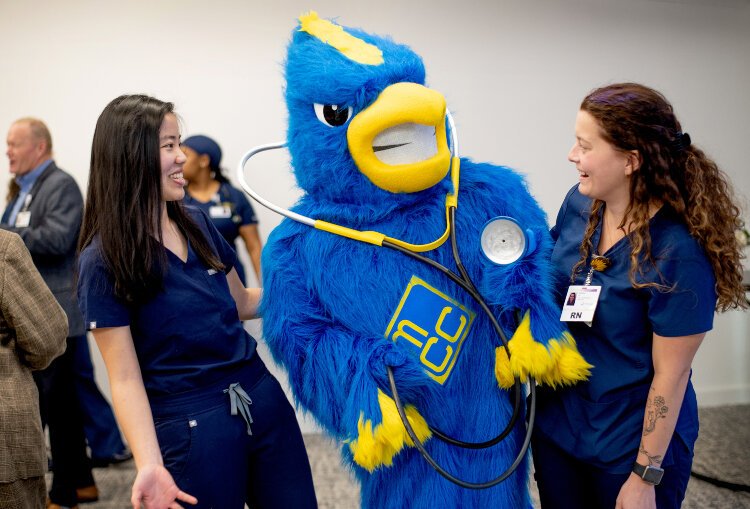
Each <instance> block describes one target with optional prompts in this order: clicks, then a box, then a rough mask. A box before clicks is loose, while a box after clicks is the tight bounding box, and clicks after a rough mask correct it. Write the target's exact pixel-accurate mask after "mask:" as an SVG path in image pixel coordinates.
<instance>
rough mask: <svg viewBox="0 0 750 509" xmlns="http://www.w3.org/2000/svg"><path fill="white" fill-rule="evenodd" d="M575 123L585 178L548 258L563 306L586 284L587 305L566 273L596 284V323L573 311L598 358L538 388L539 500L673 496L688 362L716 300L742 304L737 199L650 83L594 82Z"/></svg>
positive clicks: (685, 449)
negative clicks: (568, 378)
mask: <svg viewBox="0 0 750 509" xmlns="http://www.w3.org/2000/svg"><path fill="white" fill-rule="evenodd" d="M575 135H576V142H575V144H574V146H573V148H572V149H571V151H570V153H569V155H568V159H569V160H570V161H571V162H573V163H575V166H576V170H577V171H578V174H579V184H578V185H576V186H575V187H574V188H573V189H572V190H571V191H570V192H569V193H568V195H567V197H566V198H565V201H564V203H563V205H562V207H561V209H560V212H559V214H558V216H557V221H556V224H555V226H554V228H553V229H552V235H553V238H554V239H555V242H556V244H555V248H554V251H553V254H552V258H553V263H554V264H555V266H556V268H557V269H558V270H559V272H560V273H561V276H562V279H561V282H560V294H561V295H560V304H561V306H562V304H563V302H565V301H564V298H565V295H566V294H569V293H570V292H572V291H577V290H578V291H577V294H578V295H577V297H578V298H577V301H578V304H577V305H582V304H581V301H582V297H583V295H584V293H582V292H581V291H580V290H579V288H569V287H570V286H571V285H588V286H592V287H599V289H600V290H599V297H598V302H597V306H596V308H595V313H594V318H593V320H592V321H591V322H590V325H589V324H587V323H584V322H582V321H571V322H570V323H569V326H570V330H571V332H572V334H573V336H574V337H575V338H576V341H577V343H578V348H579V349H580V351H581V353H582V354H583V356H584V357H585V358H586V360H587V361H588V362H590V363H591V364H593V365H594V368H593V369H592V374H591V378H590V380H588V381H587V382H585V383H580V384H578V385H577V386H574V387H570V388H564V389H557V390H552V389H545V388H540V390H539V392H538V395H539V400H538V406H537V421H536V422H537V424H536V428H535V432H534V436H533V442H532V448H533V455H534V466H535V470H536V474H535V475H536V479H537V483H538V487H539V491H540V495H541V502H542V507H543V508H544V509H550V508H583V507H585V508H614V507H617V508H618V509H619V508H622V509H629V508H638V509H643V508H654V507H658V508H660V509H662V508H677V507H680V505H681V503H682V499H683V497H684V495H685V489H686V487H687V482H688V479H689V477H690V467H691V464H692V457H693V445H694V443H695V440H696V438H697V435H698V412H697V407H696V400H695V392H694V390H693V387H692V385H691V383H690V365H691V362H692V360H693V357H694V355H695V353H696V351H697V350H698V347H699V346H700V344H701V341H702V340H703V338H704V336H705V333H706V332H707V331H708V330H710V329H711V327H712V324H713V315H714V310H715V309H717V310H720V311H725V310H727V309H729V308H737V307H745V301H744V292H743V290H742V284H741V283H742V269H741V264H740V252H739V246H738V244H737V241H736V240H735V237H734V231H735V229H736V228H737V227H738V226H739V224H740V221H739V217H738V216H739V210H738V208H737V207H736V206H735V205H734V203H733V199H732V196H731V191H730V189H729V184H728V182H727V179H726V177H725V176H724V174H723V173H722V172H721V171H720V170H719V169H718V168H717V166H716V164H715V163H714V162H713V161H711V160H710V159H708V158H707V157H706V155H705V154H704V153H703V152H702V151H701V150H700V149H698V148H697V147H696V146H695V145H693V144H692V143H691V141H690V137H689V136H688V135H687V134H686V133H683V132H682V128H681V127H680V123H679V122H678V121H677V119H676V118H675V115H674V113H673V111H672V107H671V105H670V104H669V103H668V102H667V100H666V99H665V98H664V97H663V96H662V95H661V94H659V93H658V92H656V91H654V90H651V89H649V88H647V87H644V86H641V85H638V84H631V83H626V84H616V85H611V86H607V87H604V88H600V89H597V90H594V91H593V92H591V94H589V95H588V96H587V97H586V98H585V99H584V101H583V103H582V104H581V108H580V111H579V112H578V116H577V118H576V128H575ZM602 257H603V258H602ZM566 316H570V315H566Z"/></svg>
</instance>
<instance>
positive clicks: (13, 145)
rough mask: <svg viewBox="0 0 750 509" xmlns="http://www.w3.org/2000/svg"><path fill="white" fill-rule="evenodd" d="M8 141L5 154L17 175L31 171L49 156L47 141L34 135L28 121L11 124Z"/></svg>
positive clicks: (11, 169)
mask: <svg viewBox="0 0 750 509" xmlns="http://www.w3.org/2000/svg"><path fill="white" fill-rule="evenodd" d="M7 142H8V149H7V150H6V152H5V154H6V155H7V156H8V162H9V163H10V172H11V173H13V174H14V175H16V176H17V177H20V176H21V175H25V174H26V173H28V172H30V171H31V170H33V169H34V168H36V167H37V166H39V164H41V163H42V162H43V161H44V160H46V159H47V158H48V157H49V151H48V150H47V144H46V142H45V141H44V140H43V139H40V138H37V137H35V136H34V133H33V132H32V130H31V126H30V125H29V124H28V122H16V123H15V124H13V125H12V126H10V130H8V139H7Z"/></svg>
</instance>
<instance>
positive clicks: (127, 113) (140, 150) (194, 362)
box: [78, 95, 316, 509]
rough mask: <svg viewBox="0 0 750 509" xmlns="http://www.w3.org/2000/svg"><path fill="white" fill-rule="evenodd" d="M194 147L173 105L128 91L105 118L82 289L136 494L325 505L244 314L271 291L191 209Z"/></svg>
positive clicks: (160, 500) (83, 244)
mask: <svg viewBox="0 0 750 509" xmlns="http://www.w3.org/2000/svg"><path fill="white" fill-rule="evenodd" d="M185 159H186V158H185V155H184V154H183V153H182V151H181V150H180V130H179V125H178V120H177V117H176V116H175V114H174V112H173V107H172V104H171V103H165V102H162V101H159V100H157V99H154V98H151V97H147V96H143V95H129V96H121V97H118V98H117V99H115V100H113V101H112V102H111V103H109V105H107V107H106V108H105V109H104V111H103V112H102V114H101V115H100V117H99V120H98V121H97V125H96V130H95V132H94V139H93V144H92V151H91V174H90V177H89V187H88V195H87V200H86V209H85V214H84V220H83V227H82V231H81V238H80V242H79V249H80V258H79V282H78V295H79V303H80V306H81V310H82V311H83V315H84V318H85V321H86V323H87V324H88V328H89V329H90V330H91V331H92V334H93V336H94V339H95V340H96V342H97V345H98V346H99V349H100V350H101V352H102V356H103V358H104V362H105V364H106V366H107V371H108V373H109V380H110V385H111V388H112V399H113V402H114V407H115V412H116V415H117V417H118V420H119V422H120V426H121V427H122V429H123V432H124V433H125V436H126V438H127V441H128V444H129V445H130V447H131V449H132V451H133V455H134V457H135V463H136V467H137V470H138V472H137V476H136V479H135V481H134V483H133V493H132V498H131V503H132V504H133V507H134V508H138V507H140V504H143V505H144V506H145V507H146V508H157V509H162V508H167V507H169V508H174V507H180V505H179V502H178V501H180V502H187V503H190V504H196V503H197V504H198V506H199V507H217V508H218V507H220V508H227V509H241V508H242V507H244V505H245V504H246V503H247V504H248V505H249V506H250V507H253V508H256V507H257V508H270V507H278V508H286V507H310V508H311V507H315V506H316V501H315V493H314V490H313V485H312V476H311V473H310V466H309V462H308V459H307V455H306V453H305V449H304V443H303V442H302V436H301V434H300V430H299V426H298V424H297V421H296V418H295V415H294V411H293V409H292V407H291V405H290V404H289V402H288V401H287V399H286V396H285V394H284V392H283V390H282V389H281V387H280V386H279V384H278V382H277V381H276V379H275V378H273V376H272V375H271V374H269V372H268V371H267V370H266V367H265V365H264V364H263V362H262V361H261V359H260V358H259V357H258V355H257V353H256V351H255V348H256V342H255V339H253V338H252V337H251V336H250V335H249V334H247V332H245V330H244V329H243V327H242V323H241V322H240V320H241V319H243V320H244V319H250V318H253V317H254V316H255V312H256V308H257V305H258V300H259V297H260V290H259V289H258V288H249V289H246V288H245V287H244V286H243V285H242V283H241V282H240V279H239V277H238V276H237V271H236V270H235V267H236V265H237V263H238V262H237V257H236V255H235V253H234V251H233V250H232V248H231V247H230V246H229V245H228V244H227V243H226V241H225V240H224V238H223V237H222V236H221V235H220V234H219V232H218V231H217V230H216V228H215V227H214V226H213V225H212V223H211V221H210V219H209V218H208V217H207V216H206V215H205V214H203V213H202V212H200V211H199V210H197V209H184V208H183V206H182V199H183V197H184V193H185V192H184V189H183V187H184V185H185V181H184V178H183V174H182V168H183V164H184V163H185ZM196 498H197V500H196Z"/></svg>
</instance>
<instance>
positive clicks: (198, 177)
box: [182, 134, 263, 284]
mask: <svg viewBox="0 0 750 509" xmlns="http://www.w3.org/2000/svg"><path fill="white" fill-rule="evenodd" d="M182 151H183V152H184V153H185V157H187V160H186V161H185V164H184V165H183V168H182V169H183V175H184V177H185V180H186V181H187V187H185V191H186V193H185V200H184V202H185V204H186V205H191V206H194V207H198V208H200V209H202V210H203V212H205V213H206V214H208V217H210V218H211V221H213V223H214V226H216V229H217V230H219V233H221V234H222V235H223V236H224V238H225V239H226V241H227V242H228V243H229V245H230V246H232V247H235V241H236V240H237V237H240V238H241V239H242V241H243V242H244V244H245V247H246V248H247V253H248V255H250V262H251V263H252V264H253V270H254V271H255V277H256V279H257V281H258V284H260V281H261V279H260V252H261V249H262V248H263V244H262V243H261V241H260V235H258V218H257V217H256V216H255V211H254V210H253V207H252V205H250V202H249V201H248V199H247V197H246V196H245V195H244V193H243V192H242V191H240V190H239V189H237V188H235V187H233V186H232V185H231V184H230V183H229V181H228V180H227V178H226V177H225V176H224V174H223V173H222V171H221V147H219V144H218V143H216V142H215V141H214V140H213V139H211V138H209V137H208V136H204V135H201V134H198V135H195V136H189V137H188V138H185V139H184V140H182ZM235 269H236V270H237V274H238V275H239V276H240V281H242V282H243V283H246V281H247V280H246V279H245V271H244V269H243V267H242V264H241V263H238V264H237V266H236V267H235Z"/></svg>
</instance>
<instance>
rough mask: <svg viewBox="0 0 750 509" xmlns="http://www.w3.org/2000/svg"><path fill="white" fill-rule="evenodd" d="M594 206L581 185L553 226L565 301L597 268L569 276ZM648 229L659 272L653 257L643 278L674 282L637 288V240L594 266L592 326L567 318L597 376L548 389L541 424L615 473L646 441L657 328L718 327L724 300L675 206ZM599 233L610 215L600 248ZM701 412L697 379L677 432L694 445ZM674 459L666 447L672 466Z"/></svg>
mask: <svg viewBox="0 0 750 509" xmlns="http://www.w3.org/2000/svg"><path fill="white" fill-rule="evenodd" d="M590 209H591V200H590V199H589V198H586V197H585V196H583V195H581V194H580V192H579V191H578V186H575V187H574V188H573V189H572V190H571V191H570V192H569V193H568V196H567V197H566V199H565V201H564V203H563V205H562V207H561V209H560V213H559V214H558V217H557V221H556V224H555V226H554V227H553V228H552V231H551V234H552V237H553V239H554V241H555V247H554V250H553V253H552V262H553V265H554V267H555V270H556V271H557V274H558V276H559V284H558V293H559V294H561V295H559V304H560V306H561V307H562V304H563V302H562V300H563V297H564V295H565V290H566V289H567V287H568V285H571V284H575V285H581V284H583V283H584V280H585V278H586V276H587V275H588V272H589V267H590V263H591V257H589V260H587V263H586V264H585V265H584V269H583V270H581V271H580V272H579V273H578V274H577V275H576V278H575V281H574V282H571V281H570V273H571V270H572V268H573V266H574V265H575V264H576V263H577V262H578V260H579V258H580V246H581V242H582V240H583V233H584V232H585V230H586V226H587V224H588V219H589V215H590V212H589V211H590ZM649 231H650V234H651V240H652V247H651V252H652V253H653V255H654V261H655V263H656V269H658V272H657V270H655V269H654V268H653V267H650V268H649V265H646V267H647V269H646V270H645V273H644V274H642V275H639V276H638V277H637V280H639V281H641V282H657V283H665V284H666V286H672V288H671V289H666V288H662V289H661V290H660V289H656V288H653V287H651V288H641V289H636V288H633V286H632V285H631V283H630V280H629V274H628V271H629V269H630V238H629V237H625V238H623V239H620V240H619V241H618V242H616V243H615V244H614V245H613V246H612V247H611V248H610V249H608V250H607V251H606V252H605V253H603V255H604V256H606V257H607V258H608V259H609V260H610V262H611V266H610V267H609V268H607V269H606V270H604V271H601V272H598V271H594V272H593V274H592V280H591V284H592V285H597V286H601V293H600V298H599V302H598V305H597V308H596V312H595V315H594V319H593V323H592V325H591V327H589V326H587V325H586V324H584V323H580V322H571V323H569V324H568V325H569V328H570V331H571V333H572V335H573V337H574V338H575V339H576V342H577V344H578V348H579V350H580V352H581V354H582V355H583V356H584V358H585V359H586V360H587V361H588V362H589V363H591V364H593V366H594V367H593V368H592V374H591V377H590V379H589V380H588V381H586V382H581V383H578V384H576V385H575V386H573V387H568V388H563V389H557V390H550V389H546V388H540V391H539V393H538V394H539V406H538V412H539V413H538V419H537V429H538V430H539V432H541V433H542V434H543V435H545V436H546V437H547V438H548V439H550V440H552V441H553V442H554V443H556V444H557V445H559V446H560V447H561V448H562V449H563V450H565V451H566V452H568V453H569V454H571V455H572V456H574V457H576V458H579V459H581V460H584V461H587V462H589V463H591V464H592V465H594V466H597V467H600V468H604V469H607V470H609V471H611V472H613V473H626V472H628V471H629V470H630V468H631V467H632V462H633V459H634V456H633V455H634V451H635V452H636V453H637V448H638V444H639V443H640V437H641V433H642V423H643V413H644V410H645V402H646V398H647V395H648V391H649V388H650V385H651V381H652V379H653V375H654V368H653V359H652V356H651V349H652V343H653V334H654V333H656V334H658V335H660V336H665V337H678V336H688V335H692V334H699V333H702V332H706V331H708V330H710V329H711V327H712V324H713V316H714V308H715V304H716V293H715V288H714V287H715V279H714V276H713V270H712V268H711V265H710V263H709V261H708V259H707V258H706V255H705V253H704V252H703V250H702V249H701V247H700V246H699V245H698V243H697V242H696V241H695V239H693V238H692V237H691V236H690V235H689V233H688V231H687V228H686V227H685V225H684V224H682V223H681V222H680V221H679V219H678V218H677V216H676V214H674V213H672V212H671V211H670V210H669V209H668V208H666V207H662V209H661V210H659V212H657V214H656V215H655V216H654V217H653V218H652V219H651V221H650V223H649ZM600 234H601V221H600V223H599V226H598V228H597V230H596V232H595V234H594V236H593V237H592V244H593V245H594V246H597V245H598V243H599V236H600ZM662 277H663V278H664V279H662ZM697 418H698V416H697V405H696V400H695V392H694V390H693V387H692V384H690V383H688V388H687V391H686V394H685V400H684V402H683V405H682V408H681V410H680V415H679V418H678V422H677V426H676V429H675V436H676V437H678V439H681V440H683V441H684V442H685V443H686V444H687V445H688V447H689V448H690V449H692V445H693V443H694V442H695V439H696V438H697V433H698V421H697ZM673 440H674V439H673ZM670 463H671V455H670V454H669V451H667V454H666V455H665V459H664V462H663V465H664V466H668V465H669V464H670Z"/></svg>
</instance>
